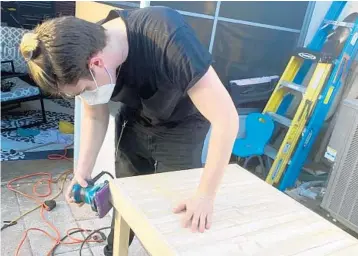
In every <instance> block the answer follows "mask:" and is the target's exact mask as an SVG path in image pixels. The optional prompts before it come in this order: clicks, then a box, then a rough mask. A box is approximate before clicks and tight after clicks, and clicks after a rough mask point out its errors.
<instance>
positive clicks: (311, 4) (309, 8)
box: [297, 1, 316, 47]
mask: <svg viewBox="0 0 358 256" xmlns="http://www.w3.org/2000/svg"><path fill="white" fill-rule="evenodd" d="M315 5H316V2H314V1H310V2H309V3H308V5H307V9H306V14H305V17H304V19H303V24H302V27H301V33H300V36H299V37H298V41H297V46H298V47H303V46H304V43H305V39H306V36H307V32H308V28H309V26H310V22H311V19H312V14H313V11H314V8H315Z"/></svg>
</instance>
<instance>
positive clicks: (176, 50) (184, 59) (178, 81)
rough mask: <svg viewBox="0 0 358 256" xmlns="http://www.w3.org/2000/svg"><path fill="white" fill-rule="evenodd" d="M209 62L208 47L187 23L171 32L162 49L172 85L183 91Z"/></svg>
mask: <svg viewBox="0 0 358 256" xmlns="http://www.w3.org/2000/svg"><path fill="white" fill-rule="evenodd" d="M211 63H212V57H211V54H210V53H209V51H208V49H207V48H206V47H205V46H204V45H202V44H201V43H200V41H199V40H198V38H197V36H196V35H195V33H194V31H193V30H192V28H190V27H188V26H187V25H186V26H183V27H181V28H179V29H178V30H177V31H176V32H175V33H173V35H172V36H171V38H170V40H169V41H168V45H167V47H166V48H165V51H164V66H165V69H166V70H165V72H166V73H167V76H168V78H169V80H170V81H171V82H172V83H173V85H174V86H179V87H180V89H181V90H182V91H183V93H186V92H187V91H188V90H189V89H190V88H191V87H193V86H194V85H195V84H196V83H197V82H198V81H199V80H200V79H201V78H202V77H203V76H204V75H205V73H206V72H207V70H208V69H209V67H210V65H211Z"/></svg>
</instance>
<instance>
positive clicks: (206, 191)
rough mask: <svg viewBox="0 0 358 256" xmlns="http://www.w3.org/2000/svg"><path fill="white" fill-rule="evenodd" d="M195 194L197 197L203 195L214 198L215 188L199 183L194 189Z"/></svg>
mask: <svg viewBox="0 0 358 256" xmlns="http://www.w3.org/2000/svg"><path fill="white" fill-rule="evenodd" d="M196 195H197V196H198V197H205V198H210V199H214V198H215V197H216V189H214V188H210V187H206V186H203V185H201V184H200V185H199V187H198V189H197V191H196Z"/></svg>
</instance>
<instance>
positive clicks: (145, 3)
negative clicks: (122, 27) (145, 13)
mask: <svg viewBox="0 0 358 256" xmlns="http://www.w3.org/2000/svg"><path fill="white" fill-rule="evenodd" d="M149 6H150V1H145V0H141V1H140V4H139V8H145V7H149Z"/></svg>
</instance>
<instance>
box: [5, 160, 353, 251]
mask: <svg viewBox="0 0 358 256" xmlns="http://www.w3.org/2000/svg"><path fill="white" fill-rule="evenodd" d="M71 167H72V163H71V162H69V161H66V160H62V161H49V160H36V161H13V162H5V163H2V164H1V169H2V173H1V181H2V183H1V221H2V223H3V221H6V220H12V219H14V218H16V217H18V216H19V215H20V214H22V213H24V212H26V211H28V210H30V209H32V208H33V207H34V206H35V203H34V202H33V201H32V200H31V199H28V198H25V197H23V196H22V195H19V194H16V193H14V192H12V191H9V190H8V189H7V188H6V182H7V181H9V180H10V179H12V178H15V177H18V176H23V175H27V174H31V173H35V172H51V173H52V175H53V177H57V176H58V175H59V174H60V173H62V172H63V171H65V170H67V169H70V168H71ZM130 175H131V174H130V173H121V176H122V177H125V176H130ZM35 180H36V181H37V179H28V180H26V181H24V182H22V183H20V184H19V186H18V187H16V188H17V189H19V190H20V191H22V192H25V193H29V194H32V188H33V184H34V181H35ZM68 183H69V182H67V183H66V184H68ZM52 187H53V194H54V193H55V192H56V191H57V186H56V185H53V186H52ZM46 189H47V188H46V187H45V186H44V185H42V186H39V187H38V191H37V192H39V193H41V192H42V193H44V192H46V191H47V190H46ZM65 189H66V186H65ZM295 199H296V200H297V201H300V202H301V203H302V204H303V205H305V206H306V207H308V208H310V209H311V210H313V211H315V212H316V213H318V214H320V215H321V216H323V217H324V218H326V219H328V220H330V221H331V222H332V223H334V224H335V225H337V226H339V227H340V228H342V229H344V230H346V231H347V232H349V233H351V234H352V235H353V236H355V237H357V238H358V235H357V234H356V233H354V232H352V231H350V230H348V229H347V228H345V227H344V226H343V225H341V224H340V223H338V222H335V221H334V220H333V219H332V218H331V217H329V216H328V215H327V213H326V212H325V211H324V210H323V209H321V208H320V207H319V202H318V201H312V200H303V201H301V199H299V198H295ZM56 203H57V206H56V208H55V209H54V210H52V211H51V212H46V213H45V214H46V218H47V219H48V220H49V221H50V222H52V223H53V224H54V225H55V226H56V227H57V228H58V229H59V232H60V235H61V237H63V236H65V235H66V232H67V230H69V229H72V228H83V229H90V230H93V229H98V228H103V227H107V226H110V224H111V217H110V216H109V215H107V216H106V217H104V218H102V219H99V218H98V217H97V216H96V215H95V213H94V212H93V211H92V210H91V208H90V206H89V205H84V206H83V207H78V206H76V205H73V204H68V203H67V202H66V201H65V198H64V195H60V197H59V198H57V199H56ZM29 228H40V229H43V230H44V231H47V232H49V233H50V234H51V235H53V236H55V233H54V231H52V230H51V228H49V227H48V225H47V224H46V223H45V222H44V221H43V220H42V219H41V217H40V210H39V209H37V210H36V211H34V212H32V213H30V214H28V215H26V216H25V217H24V218H22V219H21V220H20V221H19V222H18V224H17V225H15V226H11V227H9V228H7V229H5V230H3V231H1V255H6V256H7V255H15V251H16V248H17V246H18V244H19V242H20V241H21V239H22V237H23V235H24V232H25V230H27V229H29ZM103 232H104V233H105V234H106V235H108V233H109V230H104V231H103ZM85 236H86V234H81V233H77V234H75V235H73V237H75V238H79V239H84V237H85ZM67 241H68V240H67ZM53 245H54V241H53V240H51V239H50V238H49V237H47V236H46V235H44V234H43V233H41V232H39V231H33V230H32V231H30V232H28V236H27V239H26V240H25V243H24V244H23V246H22V248H21V251H20V254H19V255H24V256H29V255H30V256H31V255H32V256H45V255H47V252H48V251H49V250H50V249H51V248H52V246H53ZM105 245H106V242H101V243H98V242H96V243H87V244H86V245H85V246H84V249H83V251H82V255H83V256H100V255H103V247H104V246H105ZM79 248H80V245H79V244H75V245H59V246H58V248H57V249H56V250H55V253H54V255H61V256H70V255H79ZM129 255H131V256H144V255H147V254H146V252H145V250H144V249H143V247H142V246H141V244H140V242H139V241H138V240H137V239H136V238H135V239H134V241H133V243H132V245H131V246H130V248H129Z"/></svg>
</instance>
